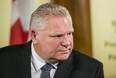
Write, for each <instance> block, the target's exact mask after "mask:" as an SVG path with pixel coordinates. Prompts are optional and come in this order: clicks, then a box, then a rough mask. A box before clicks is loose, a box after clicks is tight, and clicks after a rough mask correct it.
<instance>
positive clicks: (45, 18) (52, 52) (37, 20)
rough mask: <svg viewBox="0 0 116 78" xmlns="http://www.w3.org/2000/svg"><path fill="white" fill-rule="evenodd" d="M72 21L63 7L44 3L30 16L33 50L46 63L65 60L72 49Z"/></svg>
mask: <svg viewBox="0 0 116 78" xmlns="http://www.w3.org/2000/svg"><path fill="white" fill-rule="evenodd" d="M73 31H74V30H73V27H72V19H71V16H70V14H69V12H68V10H67V9H66V8H64V7H63V6H60V5H57V4H52V3H46V4H43V5H41V6H40V7H38V8H37V9H36V10H35V11H34V12H33V14H32V16H31V21H30V33H31V38H32V42H33V44H34V49H35V51H36V52H37V54H38V55H39V56H40V57H42V58H43V59H44V60H45V61H46V62H51V63H55V62H58V61H62V60H66V59H67V58H68V57H69V55H70V53H71V51H72V48H73V36H72V32H73Z"/></svg>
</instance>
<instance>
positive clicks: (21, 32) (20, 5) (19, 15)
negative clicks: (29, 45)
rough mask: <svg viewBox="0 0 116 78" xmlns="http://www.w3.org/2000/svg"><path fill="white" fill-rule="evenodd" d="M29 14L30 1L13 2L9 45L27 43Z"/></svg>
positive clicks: (16, 0)
mask: <svg viewBox="0 0 116 78" xmlns="http://www.w3.org/2000/svg"><path fill="white" fill-rule="evenodd" d="M31 12H32V0H13V2H12V13H11V14H12V15H11V30H10V45H14V44H22V43H26V42H27V41H28V38H29V32H28V31H29V21H30V17H31Z"/></svg>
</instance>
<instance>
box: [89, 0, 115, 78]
mask: <svg viewBox="0 0 116 78" xmlns="http://www.w3.org/2000/svg"><path fill="white" fill-rule="evenodd" d="M91 21H92V22H91V24H92V42H93V56H94V57H95V58H97V59H98V60H100V61H101V62H103V64H104V71H105V78H116V70H115V69H116V0H91Z"/></svg>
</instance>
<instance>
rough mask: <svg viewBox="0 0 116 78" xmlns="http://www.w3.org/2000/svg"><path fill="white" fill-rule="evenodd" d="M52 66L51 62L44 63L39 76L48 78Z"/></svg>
mask: <svg viewBox="0 0 116 78" xmlns="http://www.w3.org/2000/svg"><path fill="white" fill-rule="evenodd" d="M52 68H53V66H52V65H51V64H48V63H46V64H45V65H44V66H43V67H42V68H41V70H42V73H41V76H40V78H50V70H51V69H52Z"/></svg>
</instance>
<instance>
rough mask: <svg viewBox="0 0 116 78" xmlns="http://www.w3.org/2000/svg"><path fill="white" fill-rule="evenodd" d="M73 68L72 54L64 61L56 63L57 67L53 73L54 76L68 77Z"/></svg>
mask: <svg viewBox="0 0 116 78" xmlns="http://www.w3.org/2000/svg"><path fill="white" fill-rule="evenodd" d="M72 68H73V65H72V55H71V56H70V57H69V59H67V60H66V61H63V62H61V63H60V64H59V65H58V69H57V71H56V73H55V75H54V78H59V77H60V78H68V77H69V75H70V72H71V70H72Z"/></svg>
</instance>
